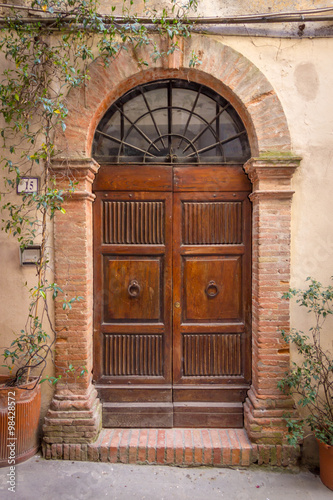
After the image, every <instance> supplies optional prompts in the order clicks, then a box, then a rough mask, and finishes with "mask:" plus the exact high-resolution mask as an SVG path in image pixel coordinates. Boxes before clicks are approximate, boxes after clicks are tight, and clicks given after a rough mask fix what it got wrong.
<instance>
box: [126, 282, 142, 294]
mask: <svg viewBox="0 0 333 500" xmlns="http://www.w3.org/2000/svg"><path fill="white" fill-rule="evenodd" d="M127 291H128V294H129V295H130V296H131V297H138V296H139V295H140V292H141V286H140V285H139V283H138V282H137V280H132V281H130V284H129V285H128V288H127Z"/></svg>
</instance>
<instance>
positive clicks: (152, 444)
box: [147, 429, 161, 464]
mask: <svg viewBox="0 0 333 500" xmlns="http://www.w3.org/2000/svg"><path fill="white" fill-rule="evenodd" d="M157 432H158V431H157V429H149V431H148V445H147V447H148V453H147V460H148V463H149V464H153V463H155V462H156V461H157V458H156V455H157ZM160 463H161V462H160Z"/></svg>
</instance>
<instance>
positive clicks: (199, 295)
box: [183, 256, 242, 321]
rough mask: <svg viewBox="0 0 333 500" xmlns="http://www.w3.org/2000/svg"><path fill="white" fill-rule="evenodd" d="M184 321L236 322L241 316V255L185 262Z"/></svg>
mask: <svg viewBox="0 0 333 500" xmlns="http://www.w3.org/2000/svg"><path fill="white" fill-rule="evenodd" d="M183 269H184V271H183V294H184V299H185V300H184V312H183V320H184V321H213V320H215V321H219V320H220V321H222V320H226V319H229V320H236V319H240V316H241V291H242V289H241V256H231V257H229V256H207V257H206V256H200V257H185V258H184V259H183Z"/></svg>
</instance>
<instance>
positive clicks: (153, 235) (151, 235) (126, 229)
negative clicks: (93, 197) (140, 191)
mask: <svg viewBox="0 0 333 500" xmlns="http://www.w3.org/2000/svg"><path fill="white" fill-rule="evenodd" d="M103 243H107V244H116V245H161V244H164V202H162V201H104V202H103Z"/></svg>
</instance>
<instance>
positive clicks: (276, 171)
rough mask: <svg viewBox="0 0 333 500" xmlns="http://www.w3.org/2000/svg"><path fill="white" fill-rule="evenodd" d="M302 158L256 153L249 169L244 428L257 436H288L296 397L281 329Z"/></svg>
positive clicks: (273, 440)
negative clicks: (285, 387)
mask: <svg viewBox="0 0 333 500" xmlns="http://www.w3.org/2000/svg"><path fill="white" fill-rule="evenodd" d="M299 162H300V158H297V157H291V156H287V155H286V156H285V155H283V157H280V156H277V157H269V158H252V159H250V160H249V161H248V162H247V163H246V164H245V167H244V168H245V171H246V172H247V174H248V175H249V177H250V179H251V181H252V183H253V192H252V194H251V196H250V197H251V201H252V203H253V236H252V241H253V244H252V252H253V253H252V259H253V263H252V386H251V389H250V391H249V393H248V398H247V400H246V403H245V428H246V430H247V432H248V435H249V437H250V439H251V441H252V442H255V443H268V444H281V443H283V442H284V441H285V424H284V420H283V415H284V414H285V413H287V412H289V413H290V412H291V413H293V412H294V410H293V406H294V402H293V400H292V399H291V398H290V397H289V396H285V395H283V394H282V393H281V391H280V390H279V389H278V387H277V383H278V381H279V380H281V378H282V377H283V376H284V374H285V372H286V371H287V369H288V368H289V363H290V355H289V345H286V344H285V343H284V342H283V340H282V338H281V333H280V331H281V330H282V329H288V328H289V324H290V314H289V303H288V302H287V301H286V300H284V299H282V294H283V293H284V292H286V291H287V290H288V289H289V282H290V224H291V199H292V195H293V191H292V190H291V178H292V175H293V173H294V171H295V169H296V168H297V166H298V164H299Z"/></svg>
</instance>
